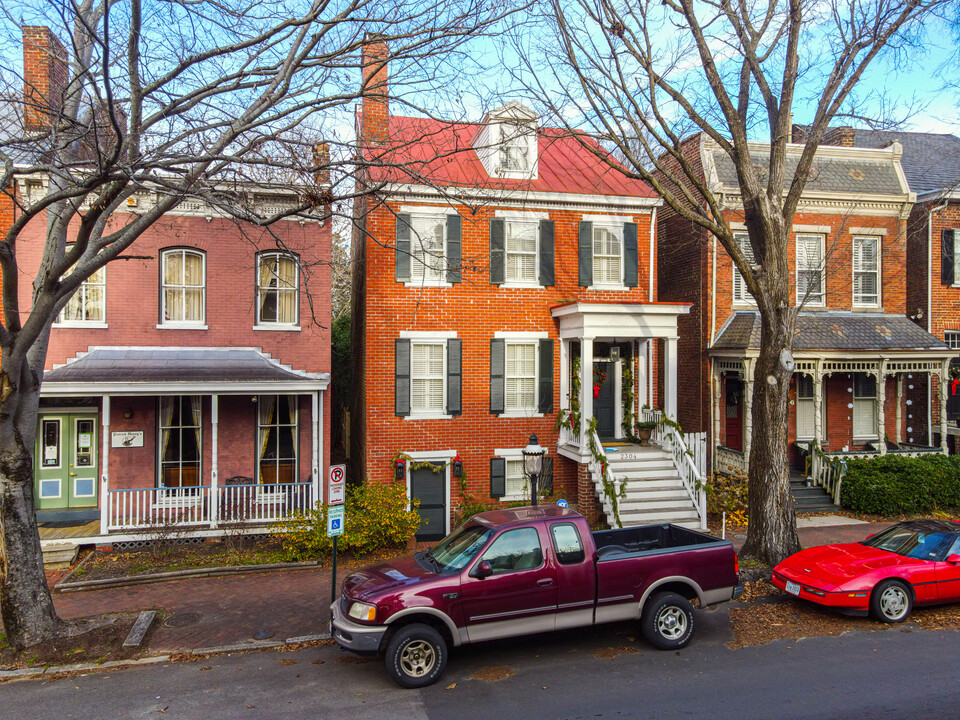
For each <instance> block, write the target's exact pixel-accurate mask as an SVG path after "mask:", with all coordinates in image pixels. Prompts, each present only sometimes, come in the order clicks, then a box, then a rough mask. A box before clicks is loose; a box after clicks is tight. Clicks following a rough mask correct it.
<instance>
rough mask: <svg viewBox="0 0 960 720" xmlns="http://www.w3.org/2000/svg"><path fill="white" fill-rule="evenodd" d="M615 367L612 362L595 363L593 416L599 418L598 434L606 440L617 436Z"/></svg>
mask: <svg viewBox="0 0 960 720" xmlns="http://www.w3.org/2000/svg"><path fill="white" fill-rule="evenodd" d="M615 368H616V363H612V362H603V361H600V362H594V363H593V416H594V417H595V418H596V419H597V435H599V436H600V437H601V438H602V439H604V440H611V439H613V438H615V437H616V436H617V398H616V392H615V391H616V382H615V381H614V369H615Z"/></svg>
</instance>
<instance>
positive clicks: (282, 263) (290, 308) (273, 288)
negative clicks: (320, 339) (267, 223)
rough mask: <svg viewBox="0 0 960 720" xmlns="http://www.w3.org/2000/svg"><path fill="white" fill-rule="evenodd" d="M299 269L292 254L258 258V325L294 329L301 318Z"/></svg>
mask: <svg viewBox="0 0 960 720" xmlns="http://www.w3.org/2000/svg"><path fill="white" fill-rule="evenodd" d="M299 284H300V270H299V267H298V263H297V257H296V256H295V255H293V254H291V253H284V252H265V253H260V254H259V255H257V325H287V326H291V327H295V326H296V325H297V323H298V322H299V320H300V316H299V293H298V291H299Z"/></svg>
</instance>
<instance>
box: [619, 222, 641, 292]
mask: <svg viewBox="0 0 960 720" xmlns="http://www.w3.org/2000/svg"><path fill="white" fill-rule="evenodd" d="M638 262H639V255H638V251H637V224H636V223H624V224H623V284H624V285H626V286H627V287H636V286H637V284H638V283H637V263H638Z"/></svg>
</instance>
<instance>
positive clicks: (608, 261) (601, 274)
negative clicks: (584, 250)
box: [593, 222, 623, 286]
mask: <svg viewBox="0 0 960 720" xmlns="http://www.w3.org/2000/svg"><path fill="white" fill-rule="evenodd" d="M593 284H594V285H595V286H602V285H616V286H620V285H623V225H622V224H613V223H611V224H603V223H597V222H595V223H594V224H593Z"/></svg>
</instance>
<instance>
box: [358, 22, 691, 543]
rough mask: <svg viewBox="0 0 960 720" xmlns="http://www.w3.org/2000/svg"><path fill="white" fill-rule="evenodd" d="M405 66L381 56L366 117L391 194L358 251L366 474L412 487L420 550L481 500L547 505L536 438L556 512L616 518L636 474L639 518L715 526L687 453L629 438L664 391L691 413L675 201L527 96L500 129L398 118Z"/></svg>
mask: <svg viewBox="0 0 960 720" xmlns="http://www.w3.org/2000/svg"><path fill="white" fill-rule="evenodd" d="M386 56H387V50H386V47H385V46H384V45H383V44H382V43H380V42H378V41H376V40H374V41H372V42H371V43H370V44H369V45H368V46H367V49H366V54H365V72H364V82H365V84H366V90H367V93H366V96H365V99H364V103H363V106H362V108H361V109H360V113H359V115H358V121H357V126H358V136H359V152H360V154H361V158H362V159H363V160H365V161H369V162H370V163H371V164H372V166H371V167H370V168H369V169H368V171H367V174H366V177H365V182H366V183H367V184H368V187H373V188H376V189H377V192H376V194H375V195H372V196H370V197H368V198H367V199H366V201H365V202H362V203H358V206H357V223H358V228H359V230H358V232H357V234H356V235H355V238H354V243H353V253H354V257H353V261H354V275H353V276H354V292H355V294H354V303H353V323H354V324H353V328H354V343H353V344H354V358H355V360H356V363H357V366H356V369H355V372H354V378H355V379H356V382H357V396H356V403H355V406H354V409H353V419H354V421H355V423H356V424H355V426H354V430H353V432H352V433H351V435H352V437H353V439H354V441H355V446H354V448H353V453H352V461H353V462H354V464H355V472H356V474H359V475H361V476H362V477H364V478H366V479H367V480H368V481H371V482H389V481H393V480H394V479H397V478H403V479H404V480H405V482H406V483H407V488H408V492H409V495H410V496H412V497H414V498H417V499H419V501H420V505H419V512H420V514H421V517H423V519H424V521H425V524H424V525H422V526H421V528H420V530H419V531H418V537H420V538H421V539H431V538H437V537H442V536H443V535H444V534H445V533H446V532H447V531H449V530H450V528H451V527H452V526H453V525H454V524H455V522H456V518H457V516H458V508H459V507H460V505H461V504H462V503H464V502H465V501H466V500H467V499H469V498H472V499H474V500H486V501H490V500H493V501H497V502H508V501H524V500H525V499H527V498H528V497H529V493H528V491H527V490H526V487H527V479H526V478H525V477H524V475H523V469H522V468H523V463H522V456H521V452H520V451H521V448H523V447H524V446H525V445H527V441H528V438H529V436H530V435H531V433H535V434H536V436H537V438H538V439H539V442H540V444H541V445H542V446H545V447H546V448H547V457H546V464H547V467H548V468H549V469H548V470H547V471H546V475H547V484H548V488H549V489H550V491H551V493H552V495H551V497H552V499H553V500H555V499H558V498H565V499H567V500H569V501H570V502H571V503H572V504H574V503H576V504H579V507H580V510H581V511H583V512H585V513H587V514H588V515H592V516H598V515H599V514H600V513H601V512H606V514H607V516H608V521H611V522H612V514H611V513H612V508H611V507H610V502H609V499H608V498H607V497H606V496H605V495H604V493H603V491H602V489H601V488H602V486H603V481H604V478H606V479H607V480H609V481H611V482H616V483H620V482H622V481H623V480H624V479H627V480H628V485H627V487H628V492H629V493H635V495H628V498H627V500H625V501H622V502H621V508H620V514H621V516H622V517H623V520H624V522H625V523H626V522H632V521H636V522H641V521H643V520H645V519H651V518H654V517H655V518H657V519H675V520H677V521H682V522H688V523H691V524H695V525H697V526H700V523H701V516H700V506H701V503H700V499H701V498H700V494H699V491H698V490H697V489H696V485H695V484H694V483H693V481H692V480H691V479H690V478H689V477H688V476H685V477H686V480H684V479H683V478H681V476H680V475H679V474H678V472H677V470H676V468H675V460H674V457H673V455H672V454H670V453H667V452H665V451H664V449H663V448H661V447H659V446H658V447H655V448H633V447H632V446H630V445H626V444H625V445H622V446H618V447H614V446H613V445H611V444H610V443H611V442H616V441H621V442H623V441H625V440H627V439H628V438H627V433H626V430H625V427H624V425H627V426H628V428H629V429H630V431H631V432H632V429H633V423H632V420H631V417H630V416H636V415H638V414H639V413H640V411H641V409H642V408H643V407H644V406H645V405H650V406H653V405H656V397H657V383H658V382H662V384H663V386H664V387H665V391H664V398H665V399H664V401H663V404H662V408H661V409H662V411H663V412H664V413H666V414H667V415H668V416H671V417H672V416H673V415H674V414H675V407H676V377H675V368H676V364H677V325H676V323H677V318H678V317H679V316H681V315H683V314H684V313H686V312H687V309H688V308H687V307H686V306H685V305H683V304H664V303H660V302H657V293H658V290H657V279H656V274H655V272H654V269H655V268H656V242H655V235H656V213H657V208H658V207H659V206H660V200H659V198H657V197H656V196H655V194H654V193H653V192H652V190H651V189H650V188H649V187H648V186H647V185H645V184H644V183H642V182H639V181H637V180H632V179H628V178H626V177H625V176H624V175H623V174H622V173H620V172H619V171H617V170H615V169H612V168H610V167H609V166H608V165H607V164H606V162H605V160H604V159H603V158H604V154H603V151H602V150H601V149H600V148H599V147H598V146H595V145H588V146H586V147H585V146H584V145H583V144H582V143H581V141H580V140H579V139H577V138H575V137H571V136H570V135H569V134H566V133H564V132H561V131H559V130H554V129H550V128H545V127H542V126H541V125H540V124H539V122H538V118H537V116H536V114H535V113H534V112H533V111H532V110H530V109H529V108H527V107H525V106H523V105H521V104H519V103H509V104H507V105H505V106H503V107H501V108H497V109H496V110H492V111H490V112H489V113H488V114H487V115H486V116H485V117H484V118H483V119H482V120H481V121H480V122H445V121H439V120H433V119H424V118H414V117H403V116H398V115H393V114H391V113H390V103H389V87H388V69H387V66H386V61H385V59H384V58H386ZM598 156H599V159H598ZM377 163H380V164H379V166H377V165H376V164H377ZM383 163H385V165H384V164H383ZM659 357H662V358H663V359H664V360H663V363H664V368H665V369H664V371H663V377H662V378H658V377H657V371H656V370H655V368H656V367H657V358H659ZM578 388H583V389H584V390H585V392H583V391H580V390H578ZM571 410H573V411H574V413H573V414H574V415H575V418H574V420H572V421H571V419H570V417H571ZM577 411H579V412H577ZM650 414H651V417H656V416H657V412H655V411H652V410H651V411H650ZM594 420H595V422H596V433H595V435H596V438H595V439H594V432H593V431H592V429H591V428H592V427H593V422H594ZM591 443H593V445H595V446H596V447H597V450H598V453H599V454H600V456H601V457H602V458H603V461H602V462H601V461H600V460H598V459H597V456H595V455H594V454H593V452H592V451H591V449H590V446H591ZM605 448H610V450H607V449H605ZM617 453H619V455H618V454H617ZM647 462H649V463H650V465H644V464H645V463H647ZM681 463H682V461H681ZM642 466H643V467H648V468H649V469H650V473H651V474H650V475H649V477H648V479H650V481H651V483H650V484H649V485H647V486H644V487H643V489H645V490H646V491H647V493H648V495H647V497H646V498H645V500H646V501H647V503H646V504H645V503H644V502H642V499H641V498H640V491H641V486H640V483H637V482H634V481H633V480H632V479H631V478H634V477H637V476H638V469H639V468H640V467H642ZM461 467H462V474H460V475H459V476H458V473H460V471H461ZM684 472H687V470H686V466H685V465H684ZM657 478H659V479H660V480H659V481H660V482H661V483H662V487H657V482H656V481H655V479H657ZM684 482H686V484H684ZM658 492H659V495H657V493H658ZM657 500H659V503H658V502H657ZM650 503H652V504H650Z"/></svg>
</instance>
